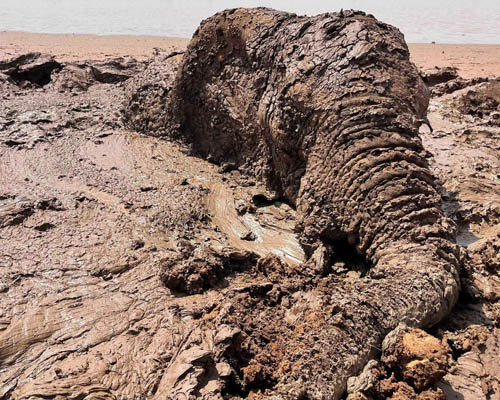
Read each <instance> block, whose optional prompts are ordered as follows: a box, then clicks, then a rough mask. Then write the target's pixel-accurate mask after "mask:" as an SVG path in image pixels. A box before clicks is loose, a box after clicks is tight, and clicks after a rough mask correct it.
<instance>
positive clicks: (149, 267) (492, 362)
mask: <svg viewBox="0 0 500 400" xmlns="http://www.w3.org/2000/svg"><path fill="white" fill-rule="evenodd" d="M37 57H40V59H39V61H42V60H53V58H52V57H50V56H43V55H42V56H36V57H35V56H33V55H30V56H29V57H26V58H25V59H29V60H30V61H29V62H28V63H26V62H24V61H22V60H21V61H19V60H17V61H16V60H5V61H2V62H0V66H4V65H8V67H5V68H3V67H2V68H3V69H2V68H0V89H1V92H0V97H1V99H2V100H1V102H0V249H1V252H0V397H1V398H5V399H42V398H52V399H63V398H78V399H117V398H123V399H145V398H155V399H190V398H205V399H222V398H224V399H242V398H248V399H263V398H268V399H271V398H272V399H313V398H325V399H328V398H331V397H329V396H328V395H327V394H326V393H329V390H330V387H331V385H332V384H333V377H334V375H335V371H331V375H328V371H327V372H325V370H327V368H328V367H327V366H329V365H331V359H332V358H334V357H336V356H337V355H338V352H339V349H340V350H343V351H344V352H346V353H348V352H349V351H352V349H360V351H362V350H363V348H364V347H366V346H372V344H371V343H366V342H360V341H358V340H357V338H356V336H352V337H348V338H347V339H346V340H344V341H342V342H339V341H337V338H338V332H337V331H340V330H341V329H344V328H343V326H342V324H345V322H344V320H343V318H342V309H339V308H338V306H337V307H336V308H335V307H334V306H332V302H331V297H332V293H340V294H339V296H340V295H342V294H346V293H347V294H349V293H350V292H349V290H350V287H353V286H355V285H357V284H358V283H359V282H360V281H361V280H363V278H364V277H366V276H367V274H369V270H368V269H367V265H366V260H364V259H363V258H360V257H359V255H357V254H356V253H355V252H353V251H351V248H350V247H349V246H347V244H345V243H344V244H343V245H342V244H341V243H333V244H332V243H330V244H328V243H325V244H324V245H323V246H319V247H318V248H317V249H316V251H315V252H314V254H312V256H311V257H310V258H308V257H306V255H305V253H304V251H303V250H302V247H301V246H300V244H299V236H298V235H297V233H296V232H295V226H296V222H297V211H296V210H295V209H294V207H293V206H292V205H290V204H289V202H287V201H286V200H285V199H284V198H283V197H281V196H280V194H279V193H276V192H273V191H272V190H269V188H266V187H264V186H262V184H261V183H259V181H258V180H256V179H254V178H253V177H251V176H249V175H248V174H247V173H245V171H244V170H243V169H239V168H238V166H237V165H235V164H232V163H226V164H224V163H222V164H220V165H216V164H214V163H212V162H210V160H209V161H206V160H204V159H201V158H198V157H194V156H193V155H192V153H191V150H190V148H189V147H187V146H185V145H184V144H182V143H178V142H176V141H173V140H165V139H161V138H157V137H154V134H156V136H161V132H160V129H161V125H157V126H156V125H151V126H150V129H151V130H152V131H151V132H149V133H152V134H153V136H144V135H142V134H140V133H138V132H136V131H135V130H137V131H140V132H142V131H145V130H147V129H148V126H147V124H144V123H143V121H144V120H142V119H141V120H137V121H136V122H135V124H136V125H135V127H134V128H133V129H131V128H130V126H131V125H130V123H129V122H128V123H127V126H124V123H123V120H122V118H123V115H125V116H127V111H125V114H124V112H123V110H122V108H123V105H124V104H125V105H127V106H130V104H131V103H130V98H131V97H130V94H131V93H136V91H137V88H138V87H142V86H143V85H144V84H145V82H144V81H141V80H142V79H143V78H141V76H144V75H141V71H146V72H145V73H146V75H148V73H149V72H148V71H152V70H156V71H159V73H160V72H161V71H164V72H163V74H164V77H165V78H167V81H166V82H164V83H159V84H158V86H156V87H155V93H160V94H161V95H162V96H163V95H167V94H168V88H169V83H168V79H173V77H172V75H170V74H171V73H175V70H176V68H177V66H178V63H179V62H180V61H182V54H180V55H159V56H157V57H155V58H154V59H153V60H150V61H148V62H144V63H143V62H137V61H135V60H132V59H128V60H127V59H121V60H116V59H113V60H109V62H108V61H102V60H101V61H99V62H94V61H91V60H90V61H89V60H82V61H81V62H76V63H73V64H65V63H63V62H59V61H57V60H55V61H54V62H57V63H58V67H57V68H54V69H51V70H50V74H49V77H50V80H49V82H46V80H44V81H43V82H42V81H37V80H35V79H33V80H30V79H21V80H20V79H17V78H16V77H18V76H19V75H18V74H17V75H16V73H15V72H12V71H19V70H20V68H21V67H23V68H22V70H23V71H38V68H42V69H43V70H45V69H44V68H46V67H45V65H46V61H44V62H39V63H38V62H37ZM40 65H42V67H40ZM49 65H54V64H50V63H49ZM163 67H164V70H163V69H162V68H163ZM95 69H98V70H99V71H100V73H96V72H95ZM30 74H31V72H30ZM30 74H28V75H25V76H31V75H30ZM34 74H35V75H36V76H38V75H39V74H38V72H37V73H34ZM13 75H14V76H13ZM443 75H444V74H443ZM103 76H104V77H105V78H103ZM454 82H455V83H454ZM496 87H497V82H496V81H493V82H482V83H476V82H474V81H465V80H461V79H460V78H454V77H452V78H451V80H449V81H447V82H440V83H436V85H435V86H434V87H433V88H432V90H433V92H434V95H433V97H432V98H431V102H430V109H429V113H428V120H429V123H430V125H431V126H432V128H433V131H432V132H431V131H430V130H429V129H428V128H427V127H426V126H425V125H423V126H422V127H421V130H420V137H421V139H422V143H423V146H424V149H425V151H426V157H427V160H428V162H429V167H430V170H431V171H432V173H433V174H434V176H436V177H437V178H438V185H437V189H438V190H439V193H440V195H441V198H442V207H443V210H444V212H445V213H446V215H447V216H448V217H449V218H451V219H453V220H454V221H455V222H456V224H457V243H458V245H459V246H460V254H461V257H460V264H461V282H462V290H461V295H460V298H459V302H458V305H457V306H456V307H455V308H454V310H453V311H452V312H451V314H450V315H449V316H448V317H447V318H446V319H445V320H444V321H442V322H441V323H439V324H438V325H435V326H433V327H430V328H428V329H427V331H426V332H424V331H422V330H418V329H413V328H408V327H404V326H402V327H400V328H398V329H397V330H396V331H394V332H393V333H392V334H391V335H390V336H388V337H387V338H386V340H385V341H384V342H383V343H380V344H379V345H376V346H375V347H373V348H371V349H370V351H369V352H370V353H371V354H373V357H374V360H372V361H370V363H368V364H367V365H366V367H365V368H364V369H363V371H359V373H358V372H357V371H356V372H355V371H354V370H353V371H352V374H351V375H353V376H352V377H351V379H350V380H348V382H347V386H346V390H347V391H346V392H345V393H343V394H342V396H344V397H347V398H349V399H384V398H392V399H407V398H410V399H444V398H449V399H471V400H472V399H494V398H497V397H498V396H500V382H499V380H498V376H500V371H499V369H498V365H500V363H499V361H500V360H499V357H498V354H499V351H500V326H499V324H500V272H499V271H500V269H499V268H500V262H499V260H498V255H497V253H498V249H499V248H500V239H499V238H500V232H499V230H498V223H499V219H500V200H499V199H500V183H499V181H498V178H499V177H498V173H497V171H498V169H499V166H500V158H499V155H498V150H500V142H499V134H500V132H499V131H498V126H497V125H496V124H495V121H496V117H495V115H496V113H497V112H498V109H497V108H495V107H494V105H495V103H494V101H495V99H497V100H496V101H497V103H496V104H498V98H497V97H495V96H496V93H498V92H497V89H496ZM454 88H459V89H458V90H453V89H454ZM164 89H167V90H166V91H163V90H164ZM147 93H150V92H147V91H144V96H146V95H147ZM485 96H486V97H487V98H488V99H490V98H492V99H493V101H492V100H488V102H487V103H485V102H482V103H481V107H479V108H478V105H477V104H476V103H475V99H477V98H483V97H485ZM138 98H139V97H138ZM140 99H142V100H140V101H139V100H137V102H136V104H138V106H140V105H141V104H148V101H150V100H151V98H148V97H147V96H146V97H140ZM457 105H461V106H457ZM157 106H158V107H164V105H162V104H161V103H158V105H157ZM127 110H129V108H127ZM143 110H146V111H147V110H148V108H147V107H144V108H143ZM478 110H479V111H478ZM141 112H142V111H141ZM150 112H151V111H150ZM126 119H127V121H130V119H128V118H127V117H126ZM155 121H156V120H155V119H153V118H152V119H151V123H152V124H154V123H155ZM212 161H213V160H212ZM329 246H336V247H334V249H333V250H332V248H330V247H329ZM372 300H373V302H374V304H379V303H380V304H383V302H384V301H388V299H377V298H374V299H372ZM335 315H337V320H338V323H339V324H338V325H336V326H335V325H334V326H333V327H332V325H331V321H332V316H334V317H335ZM349 349H350V350H349ZM348 350H349V351H348ZM347 362H353V363H355V360H347ZM319 371H321V373H320V372H319ZM306 375H308V376H309V377H310V379H311V381H314V382H316V390H312V389H311V386H310V385H308V384H307V382H304V385H303V386H302V390H301V388H300V386H298V385H289V386H286V384H282V385H280V384H279V382H285V383H286V382H287V378H290V377H291V378H294V377H304V376H306ZM356 375H357V376H356ZM318 376H321V377H322V379H324V380H322V381H317V380H315V377H318ZM329 376H330V378H331V379H332V380H330V381H329V380H328V379H329ZM346 378H347V377H346ZM306 388H307V389H306Z"/></svg>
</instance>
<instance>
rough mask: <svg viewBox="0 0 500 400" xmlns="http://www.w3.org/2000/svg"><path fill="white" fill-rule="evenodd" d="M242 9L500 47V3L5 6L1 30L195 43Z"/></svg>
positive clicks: (245, 0)
mask: <svg viewBox="0 0 500 400" xmlns="http://www.w3.org/2000/svg"><path fill="white" fill-rule="evenodd" d="M240 6H242V7H243V6H244V7H255V6H267V7H272V8H276V9H282V10H287V11H292V12H296V13H298V14H309V15H311V14H317V13H322V12H327V11H338V10H340V9H341V8H344V9H348V8H355V9H361V10H364V11H366V12H369V13H372V14H374V15H375V16H376V17H377V18H379V19H381V20H382V21H385V22H388V23H391V24H393V25H395V26H397V27H398V28H400V29H401V31H402V32H403V33H404V34H405V36H406V40H407V41H408V42H410V43H416V42H431V41H436V42H438V43H494V44H498V43H500V0H476V1H470V0H441V1H437V0H417V1H415V0H307V1H304V0H302V1H298V0H260V1H256V0H1V6H0V30H13V31H29V32H46V33H93V34H133V35H160V36H177V37H190V36H191V35H192V33H193V32H194V30H195V29H196V27H197V26H198V24H199V22H200V21H201V20H202V19H203V18H206V17H208V16H210V15H212V14H214V13H215V12H217V11H219V10H222V9H224V8H233V7H240ZM0 46H1V43H0Z"/></svg>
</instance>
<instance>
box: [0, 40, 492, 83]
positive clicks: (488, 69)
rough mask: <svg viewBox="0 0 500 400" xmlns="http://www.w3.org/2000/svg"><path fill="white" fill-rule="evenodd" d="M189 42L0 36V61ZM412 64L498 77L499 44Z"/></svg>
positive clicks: (426, 48) (423, 49) (429, 52)
mask: <svg viewBox="0 0 500 400" xmlns="http://www.w3.org/2000/svg"><path fill="white" fill-rule="evenodd" d="M188 43H189V39H188V38H172V37H161V36H129V35H111V36H100V35H99V36H98V35H71V34H40V33H28V32H0V59H5V58H9V57H13V56H16V55H19V54H23V53H27V52H30V51H37V52H42V53H50V54H53V55H54V56H55V57H56V58H57V59H59V60H60V61H75V60H82V59H95V60H98V59H104V58H109V57H123V56H130V57H134V58H137V59H139V60H141V59H146V58H148V57H150V56H151V55H152V54H153V50H154V48H160V49H162V50H165V51H170V50H174V49H179V48H184V47H186V46H187V44H188ZM409 48H410V52H411V56H412V60H413V62H415V64H417V66H419V67H420V68H424V69H426V68H432V67H435V66H438V67H457V68H458V72H459V74H460V75H461V76H462V77H463V78H466V79H469V78H478V77H497V76H500V44H498V45H479V44H458V45H457V44H438V43H436V44H434V43H414V44H409Z"/></svg>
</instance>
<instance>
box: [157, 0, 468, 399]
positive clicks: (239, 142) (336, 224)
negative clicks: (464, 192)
mask: <svg viewBox="0 0 500 400" xmlns="http://www.w3.org/2000/svg"><path fill="white" fill-rule="evenodd" d="M428 100H429V93H428V90H427V88H426V87H425V85H424V84H423V82H422V81H421V79H420V77H419V75H418V72H417V70H416V67H415V66H414V65H413V64H412V63H411V62H410V61H409V51H408V48H407V46H406V44H405V41H404V38H403V35H402V34H401V33H400V32H399V31H398V30H397V29H395V28H394V27H392V26H390V25H387V24H384V23H382V22H379V21H378V20H376V19H375V18H374V17H372V16H370V15H365V14H364V13H362V12H354V11H344V12H340V13H329V14H322V15H318V16H314V17H301V16H297V15H295V14H289V13H285V12H278V11H274V10H269V9H263V8H257V9H235V10H226V11H224V12H221V13H219V14H216V15H215V16H213V17H211V18H209V19H207V20H205V21H203V22H202V24H201V25H200V27H199V29H198V30H197V32H196V33H195V35H194V37H193V39H192V41H191V43H190V45H189V47H188V50H187V52H186V54H185V55H184V58H183V60H182V63H181V65H180V67H179V71H178V74H177V76H176V78H175V82H174V84H173V88H172V90H171V92H170V93H169V96H168V107H167V108H168V110H169V115H170V117H171V118H170V121H171V122H170V123H169V126H167V127H166V129H167V130H168V131H170V133H171V134H176V135H182V136H183V137H185V138H187V139H188V141H190V142H191V143H192V144H193V147H194V149H195V150H196V151H197V152H198V153H199V154H201V155H203V156H206V157H210V158H211V159H212V160H214V161H216V162H231V163H234V164H236V165H238V166H239V168H240V170H242V171H246V173H248V174H250V175H254V176H256V177H257V178H259V179H262V180H263V181H265V182H266V183H267V184H268V185H269V186H270V187H272V188H273V189H275V190H276V191H278V192H279V193H281V194H282V196H284V197H285V198H286V199H287V200H288V201H289V202H290V203H291V204H293V205H295V206H296V209H297V214H298V217H299V221H298V224H297V230H298V232H300V237H301V242H302V244H303V246H304V248H305V249H306V251H307V253H308V254H309V255H311V254H313V253H314V252H315V251H316V250H317V249H318V248H321V247H322V246H333V248H334V249H335V246H338V244H339V243H343V244H344V245H348V246H352V248H355V249H356V251H357V252H358V253H359V254H361V255H363V256H364V257H366V262H367V263H368V264H369V266H370V269H369V272H368V273H367V274H366V276H364V277H362V278H360V280H359V281H357V282H355V283H352V282H351V283H349V284H347V283H342V282H339V284H338V288H336V289H335V290H333V291H332V292H331V303H332V304H336V305H337V306H336V307H334V308H333V309H335V310H336V311H335V315H332V319H331V322H330V323H329V327H328V328H327V329H328V332H329V335H330V338H331V340H330V343H333V344H334V345H333V348H332V349H329V358H328V359H329V369H328V370H325V369H324V368H317V367H315V365H314V363H310V365H309V364H308V365H305V364H304V363H302V364H300V360H290V363H292V364H293V363H297V365H299V364H300V365H301V368H300V369H299V368H297V369H296V370H293V368H292V369H291V370H293V371H295V372H294V373H293V374H290V375H289V376H285V377H283V378H282V379H283V381H286V383H287V384H288V385H289V386H287V387H290V385H292V386H293V384H296V385H302V386H304V387H305V388H306V392H307V393H308V394H307V396H308V397H304V398H325V399H329V398H338V397H340V395H341V394H342V392H343V391H344V390H345V384H346V380H347V378H348V377H349V376H351V375H353V374H355V373H357V372H358V371H359V370H360V368H362V366H363V365H364V364H365V363H366V362H367V361H368V360H369V359H370V357H372V356H373V355H374V354H375V353H376V352H377V348H378V347H379V346H380V343H381V341H382V339H383V337H384V336H385V335H386V334H387V333H388V332H390V331H391V330H392V329H394V328H395V327H396V326H398V324H400V323H401V322H403V323H406V324H408V325H411V326H417V327H422V326H429V325H431V324H434V323H436V322H438V321H439V320H441V319H442V318H443V317H444V316H445V315H446V314H447V313H448V312H449V311H450V309H451V308H452V307H453V305H454V303H455V302H456V300H457V296H458V289H459V287H458V285H459V283H458V282H459V280H458V254H457V247H456V244H455V236H454V235H455V232H454V226H453V224H451V223H450V222H449V221H448V220H447V218H446V217H445V216H444V214H443V211H442V210H441V205H440V203H441V198H440V195H439V194H438V192H437V189H436V182H435V179H434V177H433V176H432V174H431V173H430V170H429V167H428V163H427V160H426V152H425V150H424V148H423V146H422V143H421V140H420V138H419V135H418V128H419V126H420V124H421V122H422V120H424V119H425V114H426V109H427V105H428ZM322 329H323V328H322ZM347 338H349V340H347ZM353 343H354V344H353ZM299 358H300V357H299ZM278 386H279V385H278ZM308 387H309V388H310V390H309V391H307V388H308ZM313 388H315V389H313ZM318 388H320V389H318Z"/></svg>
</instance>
